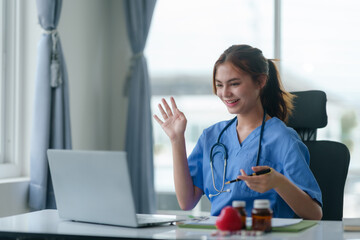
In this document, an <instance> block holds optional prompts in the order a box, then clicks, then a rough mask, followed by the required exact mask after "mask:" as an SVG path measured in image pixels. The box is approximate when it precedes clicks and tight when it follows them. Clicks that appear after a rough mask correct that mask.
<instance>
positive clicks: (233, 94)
mask: <svg viewBox="0 0 360 240" xmlns="http://www.w3.org/2000/svg"><path fill="white" fill-rule="evenodd" d="M215 86H216V95H217V96H218V97H219V98H220V99H221V100H222V101H223V103H224V104H225V105H226V107H227V108H228V111H229V112H230V113H231V114H247V113H249V112H250V111H251V110H253V109H255V108H256V107H262V106H261V101H260V91H261V88H262V86H263V83H262V81H261V80H260V81H254V80H253V79H252V76H251V75H250V74H248V73H246V72H244V71H242V70H240V69H238V68H235V67H234V66H233V65H232V64H231V63H230V62H224V63H222V64H220V65H218V67H217V70H216V75H215Z"/></svg>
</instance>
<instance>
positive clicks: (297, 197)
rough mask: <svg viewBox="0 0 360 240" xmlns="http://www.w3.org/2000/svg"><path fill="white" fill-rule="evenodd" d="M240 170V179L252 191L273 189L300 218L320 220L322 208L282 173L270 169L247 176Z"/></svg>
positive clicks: (261, 167)
mask: <svg viewBox="0 0 360 240" xmlns="http://www.w3.org/2000/svg"><path fill="white" fill-rule="evenodd" d="M265 168H268V167H267V166H257V167H253V168H252V170H253V171H255V172H256V171H260V170H262V169H265ZM240 171H241V174H242V175H241V176H238V178H239V179H242V180H244V181H245V182H246V184H247V186H248V187H249V188H251V189H252V190H254V191H257V192H260V193H263V192H266V191H268V190H270V189H274V190H275V191H276V192H277V193H278V194H279V195H280V196H281V197H282V199H284V201H285V202H286V203H287V204H288V205H289V206H290V208H291V209H292V210H293V211H294V212H295V214H296V215H298V216H299V217H301V218H304V219H312V220H320V219H321V217H322V209H321V207H320V206H319V204H317V203H316V201H314V200H313V199H312V198H311V197H310V196H309V195H308V194H307V193H305V192H304V191H303V190H301V189H300V188H298V187H297V186H296V185H295V184H293V183H292V182H291V181H290V180H289V179H287V178H286V177H285V176H284V175H282V174H280V173H279V172H277V171H275V170H274V169H272V171H271V173H269V174H265V175H259V176H247V175H246V173H245V172H244V170H242V169H241V170H240Z"/></svg>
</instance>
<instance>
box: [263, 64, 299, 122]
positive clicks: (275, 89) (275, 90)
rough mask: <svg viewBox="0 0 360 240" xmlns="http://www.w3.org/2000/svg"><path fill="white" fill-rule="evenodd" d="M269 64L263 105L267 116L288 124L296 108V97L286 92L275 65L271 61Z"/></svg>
mask: <svg viewBox="0 0 360 240" xmlns="http://www.w3.org/2000/svg"><path fill="white" fill-rule="evenodd" d="M267 62H268V65H269V73H268V80H267V83H266V84H265V86H264V88H263V90H262V93H261V103H262V105H263V107H264V109H265V110H266V112H267V114H269V115H270V116H271V117H277V118H279V119H280V120H282V121H284V122H286V121H287V120H288V118H289V116H290V115H291V113H292V110H293V108H294V106H293V98H294V95H292V94H291V93H289V92H286V91H285V90H284V88H283V86H282V83H281V80H280V74H279V71H278V69H277V67H276V65H275V63H274V62H273V61H272V60H270V59H268V60H267Z"/></svg>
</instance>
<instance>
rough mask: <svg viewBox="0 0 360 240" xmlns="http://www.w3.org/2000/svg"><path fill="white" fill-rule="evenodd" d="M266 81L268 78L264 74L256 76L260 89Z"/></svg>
mask: <svg viewBox="0 0 360 240" xmlns="http://www.w3.org/2000/svg"><path fill="white" fill-rule="evenodd" d="M267 79H268V77H267V75H265V74H262V75H260V76H258V78H257V82H258V85H259V87H260V88H261V89H262V88H264V87H265V85H266V82H267Z"/></svg>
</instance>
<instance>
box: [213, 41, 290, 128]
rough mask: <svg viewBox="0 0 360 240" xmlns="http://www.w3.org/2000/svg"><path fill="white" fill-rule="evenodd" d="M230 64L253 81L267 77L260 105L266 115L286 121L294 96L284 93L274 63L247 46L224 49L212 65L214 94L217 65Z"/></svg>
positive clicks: (256, 49) (258, 50) (258, 51)
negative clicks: (260, 77)
mask: <svg viewBox="0 0 360 240" xmlns="http://www.w3.org/2000/svg"><path fill="white" fill-rule="evenodd" d="M225 62H230V63H231V64H232V65H233V66H234V67H236V68H238V69H241V70H242V71H244V72H246V73H248V74H250V75H251V77H252V79H253V81H255V82H256V81H258V77H259V76H261V75H266V76H267V81H266V84H265V86H264V87H263V89H262V90H261V93H260V98H261V103H262V106H263V107H264V109H265V110H266V112H267V114H269V115H270V116H271V117H277V118H279V119H281V120H282V121H285V122H286V121H287V119H288V117H289V116H290V115H291V112H292V110H293V98H294V96H293V95H292V94H291V93H289V92H286V91H285V90H284V88H283V86H282V83H281V80H280V74H279V71H278V69H277V67H276V65H275V63H274V62H273V61H272V60H270V59H266V58H265V57H264V55H263V53H262V51H261V50H260V49H258V48H253V47H251V46H249V45H233V46H231V47H229V48H228V49H226V50H225V51H224V53H223V54H221V56H220V57H219V59H218V60H217V61H216V63H215V65H214V70H213V91H214V93H215V94H216V84H215V75H216V71H217V68H218V67H219V65H221V64H223V63H225Z"/></svg>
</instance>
